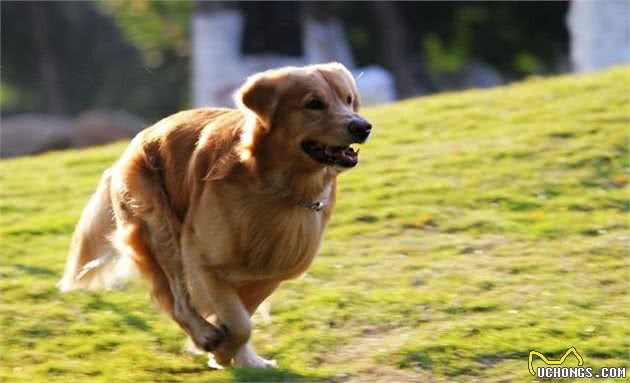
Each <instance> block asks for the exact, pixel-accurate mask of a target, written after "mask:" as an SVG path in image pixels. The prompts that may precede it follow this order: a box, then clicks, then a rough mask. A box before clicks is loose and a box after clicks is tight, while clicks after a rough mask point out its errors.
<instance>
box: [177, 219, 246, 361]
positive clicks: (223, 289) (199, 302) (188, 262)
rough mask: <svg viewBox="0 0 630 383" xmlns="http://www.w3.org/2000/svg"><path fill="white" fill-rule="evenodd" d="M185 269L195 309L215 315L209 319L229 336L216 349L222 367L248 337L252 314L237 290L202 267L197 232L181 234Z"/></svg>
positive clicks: (207, 268)
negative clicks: (195, 233) (196, 237)
mask: <svg viewBox="0 0 630 383" xmlns="http://www.w3.org/2000/svg"><path fill="white" fill-rule="evenodd" d="M182 250H183V255H184V256H183V259H184V264H185V266H184V267H185V272H186V276H187V280H188V283H189V289H190V293H191V297H192V302H193V305H195V309H196V310H197V311H199V312H201V313H205V314H212V318H211V319H210V321H212V322H215V323H214V325H216V326H221V327H222V328H223V330H224V331H225V332H226V337H225V339H224V340H223V341H222V343H221V345H220V346H219V347H218V348H217V349H216V350H213V351H212V352H213V354H214V356H215V360H216V361H217V363H219V364H220V365H222V366H228V365H230V364H231V362H232V359H233V358H234V355H235V354H236V352H237V351H238V350H239V349H240V348H241V346H243V345H245V344H246V343H247V341H248V340H249V336H250V334H251V330H252V325H251V321H250V313H249V312H248V311H247V308H246V307H245V305H243V303H242V302H241V299H240V297H239V295H238V291H237V290H236V289H235V288H234V287H233V286H231V285H230V284H229V283H227V282H226V281H225V280H223V279H222V278H221V277H220V276H218V275H217V274H216V273H215V272H214V271H213V270H212V269H211V268H209V267H200V262H199V260H201V258H200V257H201V254H202V252H201V251H200V247H199V244H198V243H197V242H196V240H195V238H194V234H192V233H188V232H187V231H185V233H184V234H183V236H182Z"/></svg>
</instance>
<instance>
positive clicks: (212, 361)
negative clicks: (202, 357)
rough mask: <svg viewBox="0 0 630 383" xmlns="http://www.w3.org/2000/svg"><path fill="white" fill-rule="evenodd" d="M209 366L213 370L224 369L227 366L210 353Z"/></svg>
mask: <svg viewBox="0 0 630 383" xmlns="http://www.w3.org/2000/svg"><path fill="white" fill-rule="evenodd" d="M208 367H209V368H211V369H213V370H223V369H224V368H225V367H223V366H222V365H220V364H219V363H218V362H217V361H216V359H214V355H212V354H208Z"/></svg>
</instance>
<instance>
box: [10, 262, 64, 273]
mask: <svg viewBox="0 0 630 383" xmlns="http://www.w3.org/2000/svg"><path fill="white" fill-rule="evenodd" d="M13 267H15V268H16V269H18V270H20V271H23V272H25V273H26V274H29V275H49V276H55V275H57V273H55V272H54V271H52V270H50V269H47V268H45V267H38V266H29V265H23V264H20V263H18V264H16V265H14V266H13Z"/></svg>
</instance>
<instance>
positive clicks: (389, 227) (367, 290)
mask: <svg viewBox="0 0 630 383" xmlns="http://www.w3.org/2000/svg"><path fill="white" fill-rule="evenodd" d="M628 89H630V69H628V68H621V69H614V70H611V71H608V72H605V73H600V74H594V75H582V76H565V77H559V78H557V79H532V80H530V81H527V82H525V83H520V84H515V85H513V86H509V87H502V88H497V89H492V90H482V91H468V92H462V93H452V94H445V95H440V96H435V97H428V98H421V99H414V100H409V101H404V102H400V103H396V104H392V105H386V106H382V107H377V108H372V109H367V110H366V111H365V115H366V116H367V117H369V118H370V120H371V121H372V122H373V123H374V125H375V131H374V136H373V137H372V139H371V140H370V142H369V143H368V144H367V145H365V147H364V148H363V149H362V154H361V155H362V157H361V164H360V166H359V167H358V168H357V169H355V170H352V171H350V172H348V173H346V174H343V175H342V176H341V177H340V180H339V182H340V191H339V200H338V207H337V210H336V212H335V214H334V217H333V220H332V222H331V225H330V227H329V230H328V232H327V234H326V239H325V241H324V245H323V248H322V251H321V255H320V256H319V257H318V258H317V259H316V261H315V263H314V265H313V267H312V268H311V270H310V271H309V272H308V274H307V275H306V277H305V278H302V279H299V280H296V281H291V282H288V283H286V284H284V285H283V286H282V287H281V289H280V290H279V291H278V292H277V294H276V295H275V296H274V298H273V300H272V316H273V322H272V323H271V324H263V323H260V324H258V325H257V329H256V333H255V336H254V339H255V345H256V347H257V349H258V350H259V351H260V353H261V354H262V355H264V356H266V357H271V358H275V359H277V360H278V363H279V365H280V367H281V369H280V370H277V371H255V370H246V369H240V370H226V371H211V370H208V369H206V368H205V359H204V358H203V357H200V356H190V355H187V354H185V353H183V352H182V345H183V339H184V337H183V333H182V332H181V331H180V330H179V329H178V328H177V326H176V325H175V324H174V323H172V321H170V320H169V319H167V318H166V317H165V316H163V315H162V314H160V313H159V311H158V310H157V309H156V307H155V305H153V304H152V303H150V300H149V298H148V297H147V293H146V290H145V289H144V287H143V282H140V281H137V282H134V283H132V284H131V285H130V286H129V287H128V288H127V289H126V290H123V291H113V292H98V293H87V292H77V293H71V294H65V295H62V294H60V293H59V292H57V290H56V289H55V283H56V281H57V280H58V279H59V277H60V275H61V272H62V269H63V265H64V261H65V256H66V249H67V247H68V243H69V239H70V234H71V232H72V229H73V226H74V224H75V223H76V221H77V219H78V216H79V214H80V211H81V209H82V208H83V205H84V203H85V202H86V200H87V198H88V196H89V194H90V193H91V192H92V191H93V190H94V188H95V185H96V181H97V179H98V177H99V175H100V173H101V172H102V171H103V170H104V169H105V168H106V167H108V166H109V164H111V162H112V161H113V160H114V159H115V158H116V157H117V156H118V155H119V154H120V153H121V151H122V150H123V148H124V147H125V144H124V143H120V144H114V145H110V146H105V147H100V148H94V149H89V150H81V151H67V152H63V153H51V154H46V155H42V156H37V157H29V158H21V159H15V160H9V161H3V162H0V193H1V198H0V225H1V227H0V233H1V237H0V251H1V255H0V320H1V323H0V326H1V330H0V380H2V381H5V380H6V381H21V382H85V381H91V382H114V381H115V382H140V381H187V382H199V381H225V380H236V381H245V380H246V381H276V380H326V379H335V380H338V381H345V380H352V381H357V382H359V381H366V380H368V379H369V380H371V381H372V380H374V379H376V380H379V381H428V380H432V381H435V382H442V381H444V382H446V381H458V382H471V381H478V382H515V381H531V380H532V377H531V376H530V375H529V372H528V370H527V355H528V353H529V351H530V350H532V349H535V350H538V351H541V352H544V353H546V354H548V355H550V357H559V356H560V355H561V354H562V353H563V352H564V351H565V350H566V349H568V348H569V347H571V346H574V347H576V349H577V350H578V351H580V353H581V354H582V356H583V357H584V361H585V365H586V366H591V367H601V366H626V367H628V366H629V350H630V331H629V330H628V328H629V326H627V320H628V317H629V314H630V309H629V308H630V304H629V303H630V302H629V300H628V291H630V283H629V282H628V281H629V280H630V279H629V273H628V271H629V263H628V243H629V242H628V241H629V239H630V234H629V233H628V226H627V224H628V212H629V210H630V202H629V200H628V190H627V184H628V180H629V179H630V178H629V177H630V175H629V174H628V171H629V169H630V160H629V154H628V144H629V142H628V128H629V127H630V92H628ZM573 363H574V362H573ZM581 381H584V380H581Z"/></svg>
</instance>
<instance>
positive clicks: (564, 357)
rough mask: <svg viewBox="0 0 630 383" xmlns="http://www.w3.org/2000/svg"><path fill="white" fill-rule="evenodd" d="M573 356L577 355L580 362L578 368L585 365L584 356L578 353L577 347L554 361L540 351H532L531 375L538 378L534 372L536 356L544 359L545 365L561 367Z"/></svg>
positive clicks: (530, 360) (530, 358)
mask: <svg viewBox="0 0 630 383" xmlns="http://www.w3.org/2000/svg"><path fill="white" fill-rule="evenodd" d="M570 354H573V355H575V357H576V358H577V361H578V366H581V365H583V364H584V359H582V356H581V355H580V353H578V352H577V350H576V349H575V347H571V348H570V349H568V350H567V351H566V352H565V353H564V355H562V358H560V359H558V360H553V359H547V357H546V356H544V355H543V354H542V353H540V352H538V351H530V352H529V373H530V374H532V375H534V376H536V373H535V372H534V367H533V366H532V361H533V359H534V355H537V356H538V357H539V358H540V359H542V361H543V362H545V364H547V365H550V366H559V365H561V364H562V363H564V361H565V360H566V359H567V357H568V356H569V355H570Z"/></svg>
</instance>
